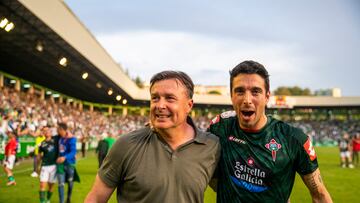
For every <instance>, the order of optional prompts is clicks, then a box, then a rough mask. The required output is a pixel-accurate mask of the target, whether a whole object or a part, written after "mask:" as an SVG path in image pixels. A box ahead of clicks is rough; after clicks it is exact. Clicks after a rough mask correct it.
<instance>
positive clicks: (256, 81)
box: [231, 73, 270, 131]
mask: <svg viewBox="0 0 360 203" xmlns="http://www.w3.org/2000/svg"><path fill="white" fill-rule="evenodd" d="M232 83H233V85H232V89H231V101H232V104H233V107H234V110H235V111H236V114H237V116H238V118H239V125H240V128H241V129H244V130H249V131H258V130H260V129H261V128H262V127H264V126H265V124H266V121H267V119H266V116H265V106H266V104H267V103H268V101H269V97H270V92H266V90H265V81H264V79H263V78H262V77H261V76H260V75H258V74H243V73H241V74H238V75H237V76H236V77H234V79H233V81H232Z"/></svg>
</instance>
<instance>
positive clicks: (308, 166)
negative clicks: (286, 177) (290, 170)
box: [293, 128, 319, 175]
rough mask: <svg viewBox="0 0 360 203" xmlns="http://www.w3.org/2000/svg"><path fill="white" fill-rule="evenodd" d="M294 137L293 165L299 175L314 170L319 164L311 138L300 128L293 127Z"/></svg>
mask: <svg viewBox="0 0 360 203" xmlns="http://www.w3.org/2000/svg"><path fill="white" fill-rule="evenodd" d="M293 133H294V137H295V138H296V141H297V142H296V144H295V145H296V148H295V149H296V151H295V163H294V165H295V167H296V171H297V172H298V173H299V174H300V175H307V174H310V173H312V172H314V171H315V170H316V169H317V168H318V167H319V166H318V162H317V157H316V152H315V149H314V146H313V145H312V142H311V139H310V137H309V136H307V135H306V134H305V133H303V132H302V131H301V130H300V129H297V128H294V132H293Z"/></svg>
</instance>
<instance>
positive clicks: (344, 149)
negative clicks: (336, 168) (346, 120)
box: [339, 131, 354, 168]
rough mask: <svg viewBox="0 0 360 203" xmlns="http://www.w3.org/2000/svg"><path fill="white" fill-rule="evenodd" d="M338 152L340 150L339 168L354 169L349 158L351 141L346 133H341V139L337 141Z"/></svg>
mask: <svg viewBox="0 0 360 203" xmlns="http://www.w3.org/2000/svg"><path fill="white" fill-rule="evenodd" d="M339 150H340V158H341V167H342V168H346V166H347V167H349V168H354V165H353V164H352V158H351V150H352V146H351V140H350V136H349V133H348V132H346V131H345V132H343V135H342V137H341V138H340V140H339Z"/></svg>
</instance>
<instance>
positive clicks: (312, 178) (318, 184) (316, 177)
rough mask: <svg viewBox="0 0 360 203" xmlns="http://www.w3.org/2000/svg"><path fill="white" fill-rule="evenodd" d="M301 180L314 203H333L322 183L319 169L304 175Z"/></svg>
mask: <svg viewBox="0 0 360 203" xmlns="http://www.w3.org/2000/svg"><path fill="white" fill-rule="evenodd" d="M301 178H302V180H303V181H304V183H305V185H306V187H307V188H308V189H309V191H310V194H311V197H312V200H313V202H315V203H317V202H321V203H322V202H326V203H328V202H332V200H331V197H330V194H329V192H328V191H327V190H326V188H325V185H324V182H323V181H322V178H321V175H320V170H319V169H316V170H315V171H314V172H312V173H310V174H307V175H302V176H301Z"/></svg>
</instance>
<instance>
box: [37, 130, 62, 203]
mask: <svg viewBox="0 0 360 203" xmlns="http://www.w3.org/2000/svg"><path fill="white" fill-rule="evenodd" d="M41 134H42V135H44V136H45V140H44V141H43V142H41V144H40V146H39V154H38V160H40V161H42V162H41V171H40V192H39V195H40V197H39V198H40V203H46V202H50V199H51V196H52V193H53V190H54V183H55V182H56V159H57V157H58V140H57V139H54V138H53V137H52V132H51V129H50V126H45V127H43V129H42V132H41ZM47 186H48V191H47V192H46V187H47Z"/></svg>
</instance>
